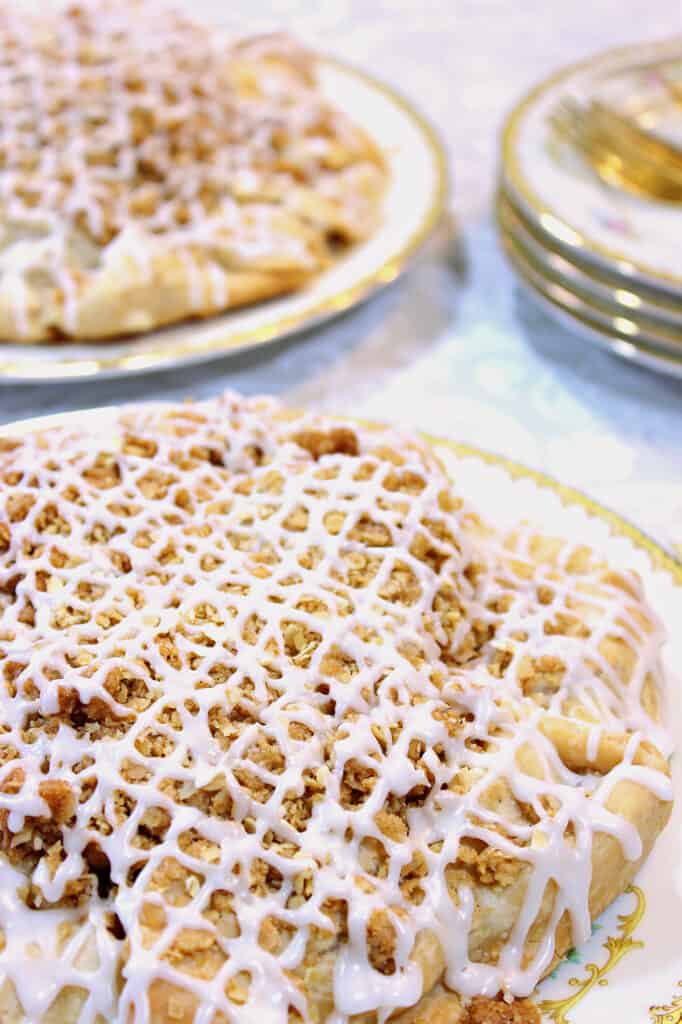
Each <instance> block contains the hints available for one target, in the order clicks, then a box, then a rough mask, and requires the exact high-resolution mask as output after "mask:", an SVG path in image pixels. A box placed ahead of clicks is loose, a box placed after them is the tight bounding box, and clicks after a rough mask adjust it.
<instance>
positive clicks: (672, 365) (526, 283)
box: [500, 233, 682, 378]
mask: <svg viewBox="0 0 682 1024" xmlns="http://www.w3.org/2000/svg"><path fill="white" fill-rule="evenodd" d="M500 240H501V242H502V247H503V249H504V251H505V254H506V256H507V259H508V261H509V263H510V264H511V266H512V269H513V270H514V271H515V272H516V275H517V277H518V280H519V283H520V284H521V285H522V286H523V288H524V291H525V292H526V293H527V294H528V295H529V296H530V297H531V298H532V300H533V301H534V302H535V303H536V304H537V305H538V306H539V307H540V308H541V309H542V310H543V311H544V312H546V313H549V314H550V316H552V317H553V318H554V319H555V320H557V321H558V322H559V323H560V324H561V325H562V326H563V327H566V328H567V329H568V330H571V331H574V332H577V333H578V334H579V335H580V336H581V337H582V338H584V339H585V340H587V341H590V342H593V343H596V344H597V345H598V346H599V347H600V348H602V349H604V350H606V351H607V352H610V353H612V354H613V355H616V356H619V357H620V358H621V359H625V360H627V361H628V362H630V363H636V364H639V365H640V366H643V367H645V368H646V369H648V370H654V371H655V372H657V373H663V374H666V375H667V376H669V377H677V378H682V352H681V353H680V355H679V356H677V355H675V354H674V353H673V352H670V351H669V350H668V349H667V348H666V349H665V350H663V348H662V347H661V346H660V345H659V344H658V343H657V342H656V341H653V340H652V339H650V338H649V337H648V336H646V337H645V336H644V335H643V334H642V332H641V330H640V328H639V325H637V324H636V323H635V322H634V321H633V320H632V319H631V318H628V317H621V316H615V317H613V316H609V315H606V314H603V313H602V312H600V311H599V310H597V309H596V308H595V307H594V306H588V305H587V303H585V302H584V301H583V300H582V299H581V298H580V297H579V296H578V295H577V294H576V293H575V292H573V291H571V290H570V289H569V288H566V287H565V286H564V285H562V284H559V283H556V282H554V281H552V280H550V279H548V278H546V277H544V276H543V274H541V273H539V272H538V271H537V270H535V269H534V268H533V266H532V265H531V263H530V262H529V261H528V260H527V259H526V258H525V257H524V254H523V252H522V250H521V247H520V246H519V245H518V243H517V242H516V241H515V240H514V239H512V238H511V236H510V235H508V234H505V233H502V234H501V235H500Z"/></svg>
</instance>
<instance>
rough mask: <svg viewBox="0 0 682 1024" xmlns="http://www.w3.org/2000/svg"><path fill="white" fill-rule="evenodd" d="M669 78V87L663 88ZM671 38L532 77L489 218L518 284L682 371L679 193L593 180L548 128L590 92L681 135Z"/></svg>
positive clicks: (662, 132)
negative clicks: (638, 191)
mask: <svg viewBox="0 0 682 1024" xmlns="http://www.w3.org/2000/svg"><path fill="white" fill-rule="evenodd" d="M671 84H672V88H671ZM681 84H682V39H677V40H670V41H668V42H665V43H656V44H650V45H644V46H637V47H629V48H627V49H623V50H617V51H611V52H609V53H606V54H601V55H600V56H598V57H594V58H592V59H590V60H588V61H585V62H583V63H581V64H578V65H574V66H572V67H570V68H567V69H565V70H563V71H561V72H559V73H558V74H556V75H554V76H553V77H551V78H550V79H548V80H546V81H544V82H542V83H541V84H540V85H539V86H538V87H537V88H535V89H534V90H533V91H532V92H531V93H529V94H528V95H527V96H526V97H524V99H522V101H521V102H520V103H519V104H518V105H517V107H516V108H515V109H514V110H513V111H512V113H511V115H510V116H509V118H508V120H507V123H506V125H505V128H504V133H503V139H502V160H501V168H500V181H499V191H498V196H497V208H496V209H497V221H498V226H499V230H500V237H501V241H502V244H503V246H504V249H505V252H506V254H507V257H508V259H509V261H510V262H511V264H512V266H513V268H514V270H515V271H516V272H517V274H518V276H519V278H520V280H521V281H522V283H523V284H524V285H525V287H526V290H527V291H528V292H529V293H530V294H531V295H532V296H533V297H534V299H535V300H536V301H537V302H539V303H540V304H541V305H542V306H544V307H545V308H546V309H547V310H548V311H549V312H550V313H551V314H552V315H553V316H555V317H556V318H557V319H559V320H562V321H563V322H565V323H567V324H569V325H570V326H572V327H573V328H575V329H576V330H579V332H580V333H581V334H583V335H584V336H585V337H587V338H589V339H590V340H591V341H593V342H596V343H597V344H599V345H601V346H603V347H606V348H609V349H611V350H612V351H613V352H615V353H616V354H618V355H620V356H623V357H625V358H627V359H630V360H632V361H635V362H639V363H642V364H644V365H647V366H649V367H650V368H652V369H657V370H661V371H663V372H666V373H669V374H673V375H675V376H679V377H682V244H680V240H681V239H682V202H671V201H669V200H668V201H662V200H658V199H654V198H651V197H650V196H646V197H644V196H636V195H633V194H631V193H630V192H628V191H626V190H625V189H623V188H620V187H618V186H617V185H612V184H608V183H606V182H605V181H603V180H602V179H601V178H600V177H599V176H598V174H597V173H596V171H595V168H594V166H592V165H591V164H590V162H589V160H588V159H587V158H586V157H585V156H584V155H583V154H581V153H578V152H577V150H576V148H575V147H574V146H573V145H572V144H571V142H570V141H569V140H567V138H566V137H561V135H560V134H559V133H558V132H557V131H556V128H555V114H556V112H557V110H558V109H559V107H560V104H562V103H563V102H565V101H566V100H567V99H569V100H570V101H573V102H577V103H579V104H581V105H582V106H583V107H584V106H585V105H587V104H588V103H589V102H591V101H593V100H594V99H598V100H600V101H601V102H602V103H606V104H608V105H609V107H610V108H612V109H614V108H617V109H618V110H619V111H621V112H623V113H624V114H625V115H626V116H628V117H629V118H630V119H631V121H632V123H633V124H637V125H639V126H641V127H642V128H645V129H646V130H647V131H653V132H655V133H656V134H657V135H659V136H660V137H663V138H665V139H667V140H668V141H672V142H674V143H675V144H676V145H678V146H679V145H680V141H681V140H682V101H681V99H680V95H681V94H682V88H681V87H680V86H681Z"/></svg>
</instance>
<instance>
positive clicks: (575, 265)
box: [496, 186, 682, 346]
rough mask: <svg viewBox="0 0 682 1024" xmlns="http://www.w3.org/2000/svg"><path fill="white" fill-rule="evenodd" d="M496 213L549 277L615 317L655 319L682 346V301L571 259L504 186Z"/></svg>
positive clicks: (500, 190) (508, 232)
mask: <svg viewBox="0 0 682 1024" xmlns="http://www.w3.org/2000/svg"><path fill="white" fill-rule="evenodd" d="M496 216H497V221H498V225H499V226H500V228H501V229H502V231H503V232H504V233H505V234H507V235H510V236H511V237H512V238H513V239H514V240H515V241H516V242H518V243H519V244H520V245H521V246H522V248H523V249H524V250H526V251H527V252H528V254H529V255H530V256H532V257H533V258H534V260H535V261H536V262H537V263H538V264H540V265H541V266H542V267H543V268H544V270H545V272H546V273H547V275H548V276H550V277H555V278H556V279H558V280H559V282H560V283H561V284H564V285H566V286H567V287H569V288H572V289H573V290H575V291H576V292H577V293H578V294H579V295H581V296H582V297H584V298H585V299H586V301H587V302H588V304H589V303H590V301H592V302H594V303H595V305H597V306H599V305H600V303H602V304H605V305H606V307H607V308H610V309H611V311H612V313H613V315H614V316H616V315H618V314H619V313H620V315H622V316H626V317H633V318H634V319H635V320H640V319H641V321H642V323H643V325H646V323H647V322H648V321H649V320H652V321H653V326H654V328H656V327H657V326H658V327H663V328H668V329H669V330H672V331H673V332H675V331H676V332H677V334H676V335H674V340H673V341H672V342H671V344H673V345H675V346H677V345H682V303H678V304H674V303H672V302H670V301H668V302H667V303H666V302H665V301H660V300H659V299H658V297H657V296H655V295H653V294H652V293H651V292H647V291H646V290H644V289H635V288H633V286H632V284H631V282H629V281H627V280H623V279H622V278H621V279H619V278H617V277H616V276H615V275H609V274H607V273H606V272H604V271H601V272H599V271H597V272H595V271H594V270H593V269H592V268H591V267H590V266H589V265H586V264H581V263H580V261H579V259H577V258H573V259H570V258H569V257H568V256H566V255H564V254H563V253H562V252H560V251H559V249H558V247H557V246H556V244H555V243H554V242H553V240H552V239H551V238H549V237H547V236H546V235H544V234H543V233H542V231H541V229H540V228H539V227H538V226H537V225H535V224H532V223H530V222H529V221H528V220H527V219H526V218H525V217H524V215H523V212H522V211H521V210H519V209H518V207H517V206H515V204H514V201H513V199H512V198H511V197H510V196H509V195H508V194H507V193H506V192H505V190H504V186H501V187H500V189H499V191H498V194H497V199H496ZM645 329H646V327H645Z"/></svg>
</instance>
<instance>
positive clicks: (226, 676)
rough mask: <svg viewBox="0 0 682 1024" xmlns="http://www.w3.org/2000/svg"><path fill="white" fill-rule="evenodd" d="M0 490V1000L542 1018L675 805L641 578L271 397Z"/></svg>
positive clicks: (195, 418) (140, 437) (16, 1018)
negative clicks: (553, 987)
mask: <svg viewBox="0 0 682 1024" xmlns="http://www.w3.org/2000/svg"><path fill="white" fill-rule="evenodd" d="M0 481H1V483H0V488H1V493H0V549H1V559H0V600H1V602H2V617H1V619H0V629H1V632H0V663H1V672H0V678H1V679H2V690H1V692H0V717H1V723H0V725H1V728H2V735H1V736H0V762H1V764H2V767H1V768H0V884H1V886H2V899H1V900H0V930H1V937H2V942H1V943H0V946H1V950H0V1019H1V1020H2V1021H3V1024H20V1022H25V1021H30V1022H31V1024H65V1022H69V1024H76V1022H78V1024H113V1022H117V1024H142V1022H145V1024H146V1022H152V1024H178V1022H181V1024H224V1022H227V1021H236V1022H239V1021H244V1022H246V1021H249V1022H251V1021H254V1020H257V1019H259V1018H261V1017H262V1018H263V1019H264V1020H265V1019H267V1020H268V1021H272V1022H273V1024H296V1022H301V1021H303V1022H313V1024H324V1022H328V1024H332V1022H333V1024H340V1022H343V1021H347V1020H351V1019H352V1021H353V1022H354V1024H374V1022H376V1021H379V1020H385V1019H386V1018H387V1017H388V1016H391V1015H396V1016H397V1019H399V1020H400V1021H401V1022H402V1024H410V1022H417V1021H418V1022H424V1024H432V1022H435V1024H439V1022H441V1021H442V1022H443V1024H445V1022H448V1024H452V1022H460V1021H461V1022H463V1021H467V1020H468V1021H470V1022H472V1024H480V1022H481V1021H486V1022H489V1021H493V1020H495V1021H501V1022H502V1021H512V1020H513V1021H517V1022H521V1021H526V1022H529V1021H534V1020H537V1015H536V1012H535V1010H534V1009H533V1007H532V1004H531V1003H529V1002H525V1001H523V999H524V997H527V996H529V995H530V994H531V993H532V991H533V989H534V987H535V985H536V983H537V982H538V980H539V979H540V978H541V977H542V976H543V975H545V974H546V973H547V972H548V971H549V970H550V969H551V968H552V966H553V965H554V964H555V963H556V961H557V959H558V958H559V957H561V956H562V955H563V954H564V953H565V952H566V951H567V949H568V948H569V947H570V946H572V945H575V944H577V943H579V942H581V941H583V940H584V939H585V938H586V937H587V936H588V935H589V933H590V922H591V919H593V918H594V917H595V916H596V915H597V914H599V913H600V912H601V910H602V909H603V908H604V907H605V906H607V904H609V903H610V902H611V901H612V900H613V899H614V898H615V897H616V896H617V895H618V894H619V893H621V892H622V891H623V889H624V888H625V887H626V886H627V884H628V883H629V882H630V880H631V879H632V878H633V876H634V874H635V873H636V871H637V869H638V867H639V865H640V864H641V862H642V861H643V859H644V858H645V857H646V856H647V854H648V853H649V851H650V850H651V848H652V845H653V844H654V842H655V840H656V838H657V836H658V834H659V832H660V831H661V829H662V828H663V826H664V824H665V822H666V820H667V818H668V816H669V812H670V800H671V786H670V780H669V775H668V767H667V762H666V759H665V757H664V756H663V753H662V751H664V750H665V749H666V746H665V744H666V742H667V741H666V738H665V733H664V732H663V729H662V727H661V724H660V718H661V699H660V692H661V691H660V687H661V668H660V664H659V652H660V647H661V644H662V639H663V638H662V634H661V627H660V625H659V623H658V621H657V620H656V618H655V616H654V614H653V612H652V611H651V610H650V609H649V607H648V606H647V604H646V602H645V599H644V597H643V594H642V589H641V585H640V582H639V580H638V578H637V576H636V575H635V574H634V573H629V572H616V571H614V570H612V569H610V568H609V567H608V566H607V565H605V564H604V563H603V562H602V561H601V560H600V559H599V557H598V556H597V555H596V554H595V553H594V552H592V551H590V550H589V549H588V548H586V547H584V546H580V545H575V544H572V543H570V542H568V541H565V540H560V539H553V538H546V537H544V536H541V535H540V534H538V533H537V532H536V531H535V530H534V529H531V528H530V527H526V526H520V527H519V528H518V529H516V530H514V531H513V532H512V533H510V534H509V535H505V536H501V535H497V534H495V533H494V532H493V531H492V530H491V529H490V528H488V527H487V526H486V525H485V524H484V522H483V521H482V520H481V519H480V518H479V516H478V515H477V514H476V513H475V511H474V510H473V509H472V508H470V507H469V505H468V503H467V501H466V500H465V498H464V497H463V496H461V495H459V494H458V493H457V489H456V486H455V485H453V484H452V483H451V482H450V480H449V479H448V478H447V476H446V474H445V471H444V470H443V468H442V467H441V465H440V463H439V462H438V460H437V458H436V456H435V455H434V453H433V451H432V450H431V449H430V448H429V447H428V446H427V445H426V444H424V443H422V442H421V441H420V440H418V439H417V438H414V437H410V436H405V435H403V434H400V433H397V432H394V431H392V430H389V429H378V428H377V429H371V428H369V427H367V428H366V427H360V426H356V425H353V424H350V423H344V422H340V421H335V420H332V419H325V418H321V417H314V416H310V415H304V414H301V413H297V412H292V411H290V410H287V409H286V408H283V407H281V406H279V405H278V404H277V403H275V402H273V401H268V400H263V399H249V400H246V399H241V398H238V397H237V396H234V395H229V394H228V395H226V396H224V397H223V398H221V399H219V400H217V401H214V402H206V403H201V404H197V405H183V406H168V405H154V404H150V405H141V406H136V407H135V406H131V407H130V408H125V409H123V410H121V411H119V412H117V413H113V414H108V413H107V414H103V415H102V417H101V418H97V419H95V420H88V422H87V424H85V425H81V424H77V425H76V426H73V425H65V426H63V427H60V428H53V429H48V430H45V431H44V432H42V433H38V434H33V435H27V436H26V437H24V438H22V439H19V438H5V439H4V441H3V442H2V452H1V453H0ZM498 996H500V999H501V1001H496V1000H497V997H498ZM514 998H517V999H518V1000H519V1001H518V1002H517V1003H514V1002H513V999H514ZM470 1000H471V1002H470ZM508 1001H509V1002H511V1006H510V1005H508Z"/></svg>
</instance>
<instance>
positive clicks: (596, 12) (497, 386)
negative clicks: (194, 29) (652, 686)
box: [0, 0, 682, 546]
mask: <svg viewBox="0 0 682 1024" xmlns="http://www.w3.org/2000/svg"><path fill="white" fill-rule="evenodd" d="M185 2H186V3H187V5H188V6H189V0H185ZM191 6H192V9H193V10H194V11H195V12H197V13H201V14H204V15H205V16H206V17H209V18H213V19H215V20H218V21H220V20H225V18H226V17H227V13H228V12H229V14H230V17H232V14H233V12H234V11H235V10H238V9H239V8H242V9H243V10H244V11H248V12H249V13H250V16H251V18H252V22H253V24H254V25H255V26H256V27H257V28H260V27H268V26H269V25H271V24H272V22H273V19H274V20H275V21H279V22H280V23H281V24H289V25H290V26H291V25H293V27H294V29H295V30H297V31H298V32H299V33H300V34H302V35H304V36H306V37H307V38H308V39H310V40H311V41H312V42H313V43H314V44H316V45H318V46H321V47H323V48H325V49H327V50H330V51H332V52H336V53H338V54H340V55H342V56H343V57H345V58H346V59H349V60H352V61H355V62H356V63H358V64H360V65H362V66H364V67H366V68H368V69H370V70H372V71H373V72H374V73H375V74H377V75H379V76H381V77H383V78H385V79H386V80H388V81H390V82H393V83H394V84H395V85H397V86H398V87H399V88H401V89H402V90H403V91H404V92H406V93H408V94H409V95H410V97H411V98H412V99H413V100H414V101H415V103H417V104H418V105H419V106H420V107H421V108H422V109H423V110H424V111H425V113H427V114H428V115H429V116H430V117H431V119H432V120H433V121H434V122H435V124H436V125H437V126H438V128H439V129H440V131H441V132H442V134H443V137H444V138H445V140H446V143H447V145H448V148H449V151H450V155H451V160H452V168H453V207H454V209H455V213H456V218H457V222H458V224H459V228H460V238H461V243H462V244H460V245H457V244H455V243H453V240H452V238H451V237H450V232H449V231H448V230H447V228H446V230H444V231H443V232H442V235H441V237H440V239H437V240H436V244H434V245H433V246H432V248H431V250H430V252H429V254H428V256H427V257H426V258H425V259H423V260H422V262H421V263H420V265H418V266H417V267H415V268H414V269H413V271H412V272H411V273H410V274H409V275H408V276H407V277H406V278H405V279H404V280H403V281H401V282H398V284H397V285H395V286H393V287H392V288H391V289H390V290H389V291H388V292H386V293H384V294H383V295H380V296H378V297H376V298H375V299H373V300H372V301H370V302H369V303H367V304H366V305H365V306H364V307H363V308H361V309H359V310H356V311H354V312H352V313H351V314H348V315H346V316H345V317H343V318H342V319H340V320H338V321H336V322H335V323H333V324H331V325H328V326H327V327H325V328H324V329H322V330H319V331H317V332H314V333H310V334H308V335H304V336H302V337H301V338H299V339H297V340H296V341H295V342H293V343H292V342H287V343H283V344H281V345H279V346H275V347H271V348H270V349H268V350H263V351H261V352H259V353H258V354H253V355H249V356H246V357H244V356H242V357H233V358H231V359H223V360H221V361H218V362H213V363H208V364H205V365H203V366H197V367H193V368H191V369H189V370H187V369H183V370H182V371H179V372H177V373H172V372H165V373H161V374H153V375H148V376H144V377H138V378H135V379H131V380H127V381H125V382H123V381H118V382H117V381H109V382H101V383H99V384H98V383H95V382H79V383H77V384H73V385H67V384H64V383H61V382H60V383H59V384H55V385H54V386H47V387H46V386H40V387H35V386H17V385H11V386H7V385H5V386H0V421H9V420H12V419H16V418H19V417H24V416H32V415H38V414H40V413H42V412H54V411H57V410H60V409H72V408H78V407H87V406H94V405H101V404H109V403H113V402H118V401H122V400H133V399H141V398H146V397H150V398H154V397H160V398H168V397H184V396H186V395H194V396H197V397H199V396H203V395H210V394H214V393H215V392H217V391H218V390H220V389H221V388H224V387H236V388H239V389H242V390H244V391H246V392H248V393H253V392H256V391H270V392H275V393H277V394H281V395H283V396H284V397H285V398H287V399H288V400H291V401H295V402H303V403H305V404H306V405H308V406H310V407H317V408H323V409H327V410H334V411H337V412H354V413H360V414H362V415H366V416H370V417H375V418H385V419H390V420H393V421H396V422H401V423H409V424H412V425H414V426H418V427H422V428H424V429H427V430H429V431H431V432H433V433H439V434H443V435H448V436H451V437H455V438H458V439H460V440H465V441H470V442H473V443H475V444H478V445H480V446H482V447H485V448H489V449H492V450H495V451H498V452H500V453H503V454H506V455H509V456H511V457H513V458H515V459H517V460H520V461H525V462H527V463H529V464H530V465H532V466H534V467H536V468H539V469H543V470H545V471H547V472H549V473H551V474H553V475H554V476H557V477H560V478H561V479H562V480H563V481H565V482H566V483H570V484H573V485H574V486H577V487H579V488H581V489H583V490H585V491H588V492H590V493H591V494H593V495H594V496H595V497H596V498H598V499H600V500H601V501H603V502H604V503H606V504H609V505H611V506H612V507H613V508H615V509H616V510H618V511H619V512H621V513H622V514H623V515H625V516H627V517H629V518H630V519H632V520H634V521H636V522H638V523H639V524H640V525H641V526H642V527H643V528H644V529H646V530H648V531H649V532H650V533H651V534H653V535H655V536H656V537H657V538H658V539H659V540H661V541H662V542H663V543H664V544H667V545H669V546H673V545H675V544H678V545H682V382H679V381H677V382H676V381H672V380H668V379H666V378H664V377H659V376H656V375H654V374H651V373H648V372H646V371H642V370H639V369H636V368H634V367H631V366H628V365H626V364H624V363H621V362H618V361H617V360H615V359H614V358H612V357H610V356H607V355H604V354H602V353H601V352H598V351H596V350H595V349H593V348H591V347H590V346H589V345H588V344H587V343H585V342H582V341H579V340H578V338H577V337H574V336H573V335H572V334H571V333H569V332H567V331H565V330H563V329H561V328H559V327H556V326H555V325H554V324H553V323H552V321H550V320H549V319H547V318H546V316H544V315H543V314H540V313H538V312H536V311H535V309H534V308H533V307H532V306H531V305H530V304H529V303H528V302H527V300H524V299H523V298H522V297H521V296H520V295H518V293H517V292H516V289H515V285H514V279H513V276H512V274H511V272H510V271H509V270H508V268H507V267H506V265H505V263H504V261H503V259H502V256H501V255H500V252H499V249H498V246H497V244H496V241H495V236H494V231H493V228H492V225H491V220H490V212H489V206H490V199H491V195H492V189H493V186H494V178H495V163H496V135H497V131H498V129H499V126H500V123H501V121H502V118H503V116H504V114H505V112H506V111H507V110H508V109H509V107H510V106H511V105H512V103H513V102H514V101H515V99H516V98H517V96H518V95H519V94H520V92H521V91H523V90H524V89H525V88H527V87H529V86H530V85H531V84H532V83H533V82H534V81H535V80H537V79H538V78H540V77H542V76H543V75H544V74H546V73H548V72H549V71H551V70H553V69H554V68H556V67H557V66H558V65H560V64H563V63H566V62H568V61H572V60H576V59H579V58H581V57H583V56H585V55H588V54H589V53H591V52H593V51H596V50H598V49H600V48H604V47H607V46H610V45H617V44H621V43H626V42H632V41H635V40H639V39H644V38H656V37H659V36H662V35H666V34H672V33H673V32H679V31H680V29H681V28H682V14H681V10H680V5H679V0H656V3H654V4H652V3H650V2H648V0H590V3H589V4H583V3H579V4H557V3H548V2H547V0H524V2H523V3H520V4H510V3H508V2H506V0H424V2H419V0H327V2H325V3H318V2H315V0H279V2H276V0H270V2H266V0H249V2H248V3H246V2H245V0H240V3H231V4H230V5H227V4H223V3H222V2H221V0H193V2H192V4H191Z"/></svg>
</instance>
